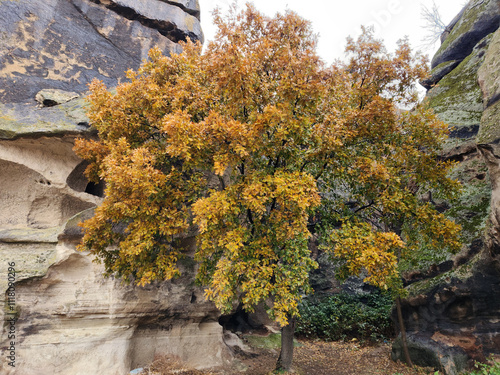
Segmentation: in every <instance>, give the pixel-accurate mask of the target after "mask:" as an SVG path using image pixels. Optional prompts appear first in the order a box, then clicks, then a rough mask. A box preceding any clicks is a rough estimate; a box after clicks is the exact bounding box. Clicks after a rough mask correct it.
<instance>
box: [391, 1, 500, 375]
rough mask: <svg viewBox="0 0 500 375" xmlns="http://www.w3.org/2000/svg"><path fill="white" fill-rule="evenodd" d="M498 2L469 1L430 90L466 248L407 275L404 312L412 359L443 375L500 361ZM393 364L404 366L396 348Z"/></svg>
mask: <svg viewBox="0 0 500 375" xmlns="http://www.w3.org/2000/svg"><path fill="white" fill-rule="evenodd" d="M499 3H500V2H498V1H487V0H483V1H478V0H476V1H471V2H469V4H468V5H467V6H466V8H465V10H464V12H462V13H461V14H460V15H459V17H458V18H459V20H458V21H457V22H456V25H455V26H454V27H453V29H452V31H451V33H450V34H449V36H448V37H447V39H446V40H445V41H444V43H443V45H442V47H441V49H440V51H438V53H437V55H436V57H435V58H434V60H433V66H437V67H436V68H435V69H434V73H435V74H437V72H438V71H439V70H440V69H441V68H445V67H446V66H447V65H448V64H450V65H451V62H452V61H456V60H457V59H458V60H462V61H461V62H460V64H459V65H458V66H457V67H456V68H454V69H453V70H451V71H450V72H448V73H447V74H446V75H444V76H443V77H442V78H441V79H440V80H439V82H438V83H437V85H436V86H434V87H433V88H432V89H431V90H429V91H428V96H429V103H430V105H431V106H432V107H433V108H434V110H435V111H436V113H437V114H438V116H439V117H440V118H441V119H442V120H444V121H446V122H448V123H449V124H450V125H451V126H453V127H452V130H451V137H452V138H451V139H450V140H449V141H448V144H447V146H446V148H445V152H444V155H443V157H444V158H446V159H449V160H454V161H457V162H459V164H458V165H457V166H456V167H455V168H454V169H453V171H452V172H451V177H454V178H457V179H459V180H460V181H461V182H462V183H463V187H464V189H463V194H462V196H461V197H460V198H459V199H458V200H457V201H454V202H453V203H452V204H451V205H450V207H449V208H448V209H447V210H446V214H447V215H448V216H449V217H451V218H454V219H455V220H456V221H457V222H458V223H460V224H461V225H462V228H463V240H464V247H463V248H462V251H461V252H460V253H459V254H458V255H457V256H456V257H454V258H453V259H452V260H448V261H446V262H443V263H442V264H439V265H435V266H433V267H432V268H431V269H429V270H427V271H425V272H421V273H418V272H416V273H413V274H410V275H407V276H408V278H407V280H406V282H407V284H410V285H409V286H408V287H407V288H408V290H409V292H410V297H409V298H407V299H406V300H405V301H403V304H402V308H403V317H404V320H405V323H406V327H407V331H408V337H409V346H410V352H411V355H412V360H413V361H414V362H415V363H417V364H420V365H425V366H432V367H435V368H436V369H439V370H441V371H443V372H444V374H447V375H450V374H453V375H455V374H458V373H459V371H460V370H461V369H463V368H464V367H466V366H467V365H470V363H471V362H472V361H473V360H480V361H481V360H484V359H485V358H486V357H487V356H488V355H489V354H490V353H495V354H500V300H499V299H498V295H500V146H499V145H498V144H499V140H500V106H499V103H500V102H499V101H498V91H499V87H498V86H499V81H498V76H499V74H500V65H499V64H498V61H499V47H498V43H499V39H500V36H499V35H500V31H496V32H494V33H492V32H491V30H492V29H495V30H496V29H498V23H499V19H498V14H499V13H498V5H499ZM493 31H494V30H493ZM477 41H479V43H477ZM472 43H474V44H472ZM476 43H477V44H476ZM472 47H473V48H472ZM447 62H449V63H447ZM438 64H441V65H438ZM436 77H437V75H436V76H435V78H436ZM478 81H479V83H478ZM476 133H477V134H476ZM393 358H395V359H396V358H399V359H402V360H403V356H402V353H401V348H400V343H398V342H396V344H395V345H394V350H393Z"/></svg>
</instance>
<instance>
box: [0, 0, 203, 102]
mask: <svg viewBox="0 0 500 375" xmlns="http://www.w3.org/2000/svg"><path fill="white" fill-rule="evenodd" d="M151 1H153V0H151ZM175 8H176V9H178V10H179V12H181V13H184V12H183V11H182V10H181V9H180V8H179V7H175ZM184 14H186V17H192V16H191V15H189V14H187V13H184ZM177 17H181V15H178V16H177ZM196 22H198V20H197V19H196ZM0 30H2V32H1V33H0V51H1V52H0V53H1V55H0V102H1V103H4V104H7V103H24V102H32V101H33V100H34V98H35V95H36V93H37V92H39V91H40V90H42V89H60V90H65V91H74V92H77V93H79V94H80V93H84V92H85V91H86V90H87V84H88V83H89V82H90V81H91V80H92V79H93V78H97V79H100V80H103V81H104V83H106V85H108V86H115V85H116V84H117V82H118V80H119V79H123V78H124V76H125V74H124V72H125V71H126V70H128V69H130V68H138V67H139V65H140V63H141V61H142V60H143V59H145V58H146V57H147V52H148V50H149V49H150V48H151V47H153V46H155V45H157V46H159V47H160V49H162V50H163V51H164V52H165V53H170V52H180V47H179V46H178V45H177V44H176V43H174V42H172V41H171V40H170V39H169V38H168V37H166V36H164V35H162V34H161V33H160V32H159V31H158V30H156V29H154V28H152V27H150V26H144V25H143V24H141V23H140V22H139V21H135V20H129V19H126V18H124V17H122V16H120V15H119V14H117V13H115V12H113V11H112V10H109V9H107V8H106V7H104V6H100V5H98V4H95V3H93V2H92V1H90V0H46V1H36V0H15V1H13V0H6V1H0ZM193 30H195V29H194V26H193Z"/></svg>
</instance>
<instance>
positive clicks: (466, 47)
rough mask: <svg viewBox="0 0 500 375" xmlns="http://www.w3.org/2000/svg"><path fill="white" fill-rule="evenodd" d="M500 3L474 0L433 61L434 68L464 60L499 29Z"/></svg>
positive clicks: (489, 0) (494, 0) (488, 0)
mask: <svg viewBox="0 0 500 375" xmlns="http://www.w3.org/2000/svg"><path fill="white" fill-rule="evenodd" d="M499 25H500V1H498V0H472V1H470V2H469V4H468V5H467V7H466V9H465V11H464V12H463V14H462V15H461V17H460V19H459V20H458V21H457V23H456V24H455V25H454V27H453V29H452V30H451V32H450V34H449V35H448V36H447V37H446V38H445V39H444V42H443V44H442V45H441V47H440V48H439V50H438V51H437V52H436V54H435V55H434V58H433V59H432V68H435V67H436V66H438V65H440V64H442V63H443V62H446V61H452V60H463V59H464V58H466V57H467V56H469V55H470V53H471V52H472V49H473V48H474V46H475V45H476V44H477V43H478V42H479V41H480V40H481V39H483V38H484V36H485V35H488V34H490V33H492V32H494V31H496V30H497V29H498V27H499Z"/></svg>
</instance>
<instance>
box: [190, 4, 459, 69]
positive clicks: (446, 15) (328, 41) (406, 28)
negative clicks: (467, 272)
mask: <svg viewBox="0 0 500 375" xmlns="http://www.w3.org/2000/svg"><path fill="white" fill-rule="evenodd" d="M246 2H247V1H245V0H239V1H238V4H239V6H240V7H243V6H244V4H245V3H246ZM251 2H252V3H253V4H254V5H255V7H256V8H257V9H258V10H259V11H261V12H263V13H265V14H267V15H269V16H273V15H274V14H276V13H277V12H283V11H285V10H286V9H290V10H293V11H295V12H296V13H298V14H299V15H300V16H302V17H304V18H305V19H307V20H309V21H311V22H312V27H313V30H314V32H316V33H318V34H319V41H318V53H319V55H320V56H321V57H322V58H323V59H324V60H325V61H326V62H327V63H331V62H333V60H335V59H336V58H342V57H343V54H344V52H343V51H344V46H345V40H346V38H347V37H348V36H353V37H356V36H357V35H359V33H360V26H361V25H367V26H368V25H371V26H374V28H375V31H376V35H377V37H379V38H382V39H384V40H385V42H386V45H387V47H388V48H389V49H390V50H391V51H393V50H394V48H395V45H396V41H397V40H398V39H400V38H402V37H404V36H405V35H407V36H408V37H409V38H410V43H411V45H412V47H413V48H414V49H420V50H422V51H423V52H425V53H427V54H429V55H430V56H431V57H432V54H433V53H434V51H435V49H437V47H439V45H438V44H436V46H435V48H434V49H424V48H423V45H424V43H423V42H422V39H423V38H424V37H425V35H426V31H425V29H424V28H422V26H423V25H425V21H423V19H422V17H421V8H422V5H425V6H427V7H428V8H431V7H432V0H422V1H418V0H351V1H349V0H348V1H339V0H337V1H335V0H253V1H251ZM231 3H232V0H200V6H201V24H202V28H203V31H204V34H205V43H206V42H207V41H209V40H211V39H212V38H213V36H214V33H215V27H214V26H213V24H212V14H211V12H212V10H213V9H215V8H216V7H217V6H219V7H220V8H221V9H222V10H223V11H224V10H226V9H227V8H228V6H229V5H230V4H231ZM435 3H436V5H437V6H438V8H439V11H440V13H441V16H442V19H443V21H444V23H445V24H448V23H449V22H450V21H451V20H452V19H453V17H455V15H456V14H458V12H459V11H460V10H461V9H462V7H463V5H464V3H466V1H465V0H435Z"/></svg>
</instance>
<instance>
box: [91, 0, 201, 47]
mask: <svg viewBox="0 0 500 375" xmlns="http://www.w3.org/2000/svg"><path fill="white" fill-rule="evenodd" d="M101 2H102V3H105V4H106V5H107V7H108V8H109V9H112V10H114V11H115V12H117V13H119V14H123V15H125V16H126V17H127V18H131V19H137V20H139V21H140V22H141V23H142V24H145V25H149V26H151V27H154V28H155V29H157V30H158V31H159V32H160V33H161V34H163V35H165V36H167V37H168V38H169V39H171V40H173V41H176V42H177V41H179V40H186V38H190V39H191V40H193V41H195V40H200V36H202V35H203V33H202V31H201V26H200V22H199V20H198V19H197V18H196V17H194V16H191V15H190V14H186V12H184V11H183V10H182V8H181V7H179V6H176V5H182V3H186V5H187V4H188V2H187V1H182V2H175V1H174V2H170V3H169V2H163V1H161V0H111V1H109V2H105V1H101ZM172 4H176V5H172ZM201 42H203V37H201Z"/></svg>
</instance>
